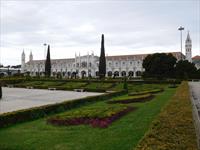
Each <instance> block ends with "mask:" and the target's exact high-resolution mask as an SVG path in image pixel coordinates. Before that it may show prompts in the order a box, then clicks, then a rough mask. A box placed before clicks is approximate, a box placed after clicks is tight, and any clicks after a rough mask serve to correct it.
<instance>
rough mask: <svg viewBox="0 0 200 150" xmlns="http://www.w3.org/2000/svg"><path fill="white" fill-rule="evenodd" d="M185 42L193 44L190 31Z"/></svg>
mask: <svg viewBox="0 0 200 150" xmlns="http://www.w3.org/2000/svg"><path fill="white" fill-rule="evenodd" d="M185 42H192V40H191V38H190V32H189V31H188V34H187V38H186V40H185Z"/></svg>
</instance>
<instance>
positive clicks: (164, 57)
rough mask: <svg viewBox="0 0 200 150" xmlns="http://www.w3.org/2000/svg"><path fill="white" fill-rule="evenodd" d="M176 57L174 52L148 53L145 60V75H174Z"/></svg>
mask: <svg viewBox="0 0 200 150" xmlns="http://www.w3.org/2000/svg"><path fill="white" fill-rule="evenodd" d="M175 64H176V58H175V57H174V56H173V55H172V54H165V53H155V54H152V55H148V56H147V57H146V58H145V59H144V61H143V64H142V65H143V67H144V68H145V72H144V76H145V77H155V78H159V79H160V78H165V77H167V78H168V77H173V74H174V65H175Z"/></svg>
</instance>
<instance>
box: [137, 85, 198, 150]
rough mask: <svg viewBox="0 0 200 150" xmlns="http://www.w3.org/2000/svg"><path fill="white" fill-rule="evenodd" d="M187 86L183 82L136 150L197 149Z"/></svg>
mask: <svg viewBox="0 0 200 150" xmlns="http://www.w3.org/2000/svg"><path fill="white" fill-rule="evenodd" d="M192 118H193V117H192V108H191V101H190V95H189V87H188V84H187V83H186V82H184V83H183V84H182V85H181V86H180V87H179V88H178V90H177V92H176V94H175V95H174V97H172V99H171V100H170V102H169V103H168V105H167V106H166V107H165V108H164V109H163V110H162V112H161V113H160V115H159V117H158V118H157V119H156V120H155V121H154V123H153V125H152V127H151V129H150V130H149V132H148V133H147V134H146V136H145V137H144V138H143V139H142V140H141V142H140V144H139V145H138V147H137V149H136V150H197V143H196V136H195V129H194V124H193V119H192Z"/></svg>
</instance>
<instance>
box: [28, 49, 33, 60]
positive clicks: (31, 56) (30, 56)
mask: <svg viewBox="0 0 200 150" xmlns="http://www.w3.org/2000/svg"><path fill="white" fill-rule="evenodd" d="M29 61H30V62H31V61H33V54H32V51H31V52H30V55H29Z"/></svg>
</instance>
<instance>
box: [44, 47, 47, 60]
mask: <svg viewBox="0 0 200 150" xmlns="http://www.w3.org/2000/svg"><path fill="white" fill-rule="evenodd" d="M43 45H44V59H45V57H46V46H47V44H46V43H44V44H43Z"/></svg>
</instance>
